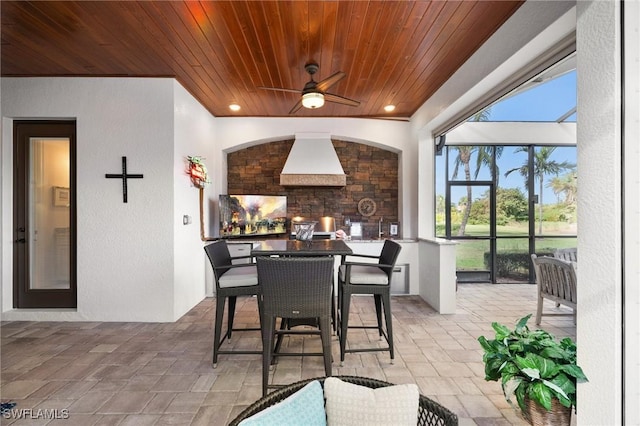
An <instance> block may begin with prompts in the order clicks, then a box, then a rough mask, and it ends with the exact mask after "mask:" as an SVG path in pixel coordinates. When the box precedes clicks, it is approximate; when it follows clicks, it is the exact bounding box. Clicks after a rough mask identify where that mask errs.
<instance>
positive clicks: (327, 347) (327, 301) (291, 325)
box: [257, 256, 334, 395]
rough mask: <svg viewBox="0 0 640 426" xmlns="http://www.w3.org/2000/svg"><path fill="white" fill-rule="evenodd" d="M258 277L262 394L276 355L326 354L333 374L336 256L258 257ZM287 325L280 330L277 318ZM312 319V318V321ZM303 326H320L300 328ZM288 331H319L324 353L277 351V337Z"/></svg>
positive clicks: (326, 364) (267, 385) (315, 332)
mask: <svg viewBox="0 0 640 426" xmlns="http://www.w3.org/2000/svg"><path fill="white" fill-rule="evenodd" d="M257 263H258V279H259V280H260V285H261V286H262V294H263V311H262V329H263V332H262V339H263V340H262V348H263V352H262V354H263V355H262V394H263V395H266V394H267V389H268V388H273V387H280V386H278V385H269V367H270V365H271V363H272V358H273V357H274V356H301V355H305V356H322V357H324V369H325V374H326V375H327V376H330V375H331V294H332V290H333V264H334V260H333V258H332V257H267V256H260V257H258V258H257ZM277 318H280V319H281V320H282V321H283V324H286V325H287V327H281V328H280V329H279V330H276V327H275V325H276V319H277ZM309 320H310V321H309ZM300 321H301V322H302V324H303V325H317V326H318V328H319V330H318V328H308V327H305V328H303V329H296V328H295V326H296V325H299V323H300ZM284 334H319V335H320V338H321V340H322V352H321V353H317V352H305V353H291V352H287V353H283V352H281V351H277V350H275V348H279V347H280V345H279V344H278V345H276V346H275V348H274V340H275V337H276V336H277V337H278V339H280V338H281V336H282V335H284Z"/></svg>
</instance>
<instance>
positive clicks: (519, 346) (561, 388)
mask: <svg viewBox="0 0 640 426" xmlns="http://www.w3.org/2000/svg"><path fill="white" fill-rule="evenodd" d="M529 318H531V314H529V315H527V316H526V317H524V318H522V319H520V320H519V321H518V323H517V324H516V328H515V330H510V329H509V328H508V327H505V326H504V325H501V324H498V323H496V322H494V323H492V327H493V329H494V330H495V334H496V336H495V339H493V340H487V339H486V338H485V337H484V336H480V337H479V338H478V341H479V342H480V345H481V346H482V349H484V356H483V358H482V360H483V361H484V366H485V380H487V381H498V380H500V381H501V382H502V391H503V392H504V395H505V397H506V399H507V401H508V402H509V403H510V404H511V405H513V402H512V397H513V395H515V396H516V399H517V401H518V406H519V407H520V409H521V410H522V413H523V415H524V417H525V418H526V419H527V420H528V421H529V423H531V424H532V425H541V424H553V425H559V424H567V425H568V424H569V423H570V420H571V410H572V407H575V406H576V384H577V383H578V382H586V381H587V377H586V376H585V375H584V373H583V372H582V369H581V368H580V367H578V365H577V364H576V344H575V343H574V342H573V340H571V339H570V338H568V337H567V338H564V339H562V340H560V341H558V340H556V339H555V337H554V336H553V335H551V334H549V333H547V332H546V331H544V330H535V331H531V330H529V327H527V321H528V320H529Z"/></svg>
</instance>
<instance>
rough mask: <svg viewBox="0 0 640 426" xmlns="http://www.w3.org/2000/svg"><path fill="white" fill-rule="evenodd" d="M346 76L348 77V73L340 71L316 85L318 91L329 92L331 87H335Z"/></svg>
mask: <svg viewBox="0 0 640 426" xmlns="http://www.w3.org/2000/svg"><path fill="white" fill-rule="evenodd" d="M346 76H347V74H346V73H344V72H342V71H338V72H337V73H335V74H333V75H332V76H329V77H327V78H325V79H324V80H322V81H319V82H318V84H316V89H318V90H319V91H321V92H326V91H327V90H329V88H330V87H331V86H333V85H334V84H336V83H337V82H339V81H340V80H342V79H343V78H345V77H346Z"/></svg>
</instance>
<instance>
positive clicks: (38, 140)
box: [13, 121, 77, 308]
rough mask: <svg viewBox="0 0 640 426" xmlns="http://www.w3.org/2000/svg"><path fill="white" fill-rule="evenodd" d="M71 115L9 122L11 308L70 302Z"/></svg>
mask: <svg viewBox="0 0 640 426" xmlns="http://www.w3.org/2000/svg"><path fill="white" fill-rule="evenodd" d="M75 149H76V123H75V121H15V122H14V151H13V152H14V188H13V194H14V218H13V219H14V220H13V222H14V244H13V248H14V250H13V258H14V268H13V282H14V297H13V301H14V307H15V308H75V307H76V306H77V286H76V203H75V199H76V197H75V186H76V182H75Z"/></svg>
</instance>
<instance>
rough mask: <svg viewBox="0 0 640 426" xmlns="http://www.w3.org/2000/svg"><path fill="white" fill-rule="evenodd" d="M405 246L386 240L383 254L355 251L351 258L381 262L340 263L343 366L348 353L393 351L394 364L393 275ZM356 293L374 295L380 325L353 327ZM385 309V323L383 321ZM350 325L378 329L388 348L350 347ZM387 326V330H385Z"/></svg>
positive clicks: (340, 335) (339, 302) (339, 283)
mask: <svg viewBox="0 0 640 426" xmlns="http://www.w3.org/2000/svg"><path fill="white" fill-rule="evenodd" d="M401 249H402V247H401V246H400V244H398V243H396V242H395V241H392V240H385V242H384V245H383V246H382V252H381V253H380V256H372V255H364V254H353V255H349V256H348V258H351V257H356V258H362V259H377V260H378V263H371V262H369V263H362V262H352V261H347V262H345V263H344V264H343V265H341V266H340V271H339V274H338V307H339V315H338V324H339V327H338V338H339V339H340V365H341V366H342V365H343V364H344V356H345V353H353V352H375V351H389V355H390V356H391V363H392V364H393V358H394V352H393V326H392V321H391V297H390V294H391V291H390V290H391V274H392V273H393V268H394V267H395V264H396V260H397V259H398V255H399V254H400V250H401ZM352 294H371V295H373V297H374V302H375V307H376V317H377V325H375V326H365V325H361V326H355V325H353V326H350V325H349V307H350V305H351V295H352ZM383 308H384V317H385V326H384V327H383V323H382V309H383ZM349 328H360V329H377V330H378V333H379V334H380V338H381V339H382V338H383V337H384V338H385V339H386V341H387V347H383V348H379V347H369V348H356V349H353V348H350V349H347V330H348V329H349ZM385 328H386V331H385Z"/></svg>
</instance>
